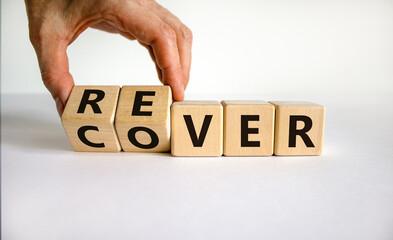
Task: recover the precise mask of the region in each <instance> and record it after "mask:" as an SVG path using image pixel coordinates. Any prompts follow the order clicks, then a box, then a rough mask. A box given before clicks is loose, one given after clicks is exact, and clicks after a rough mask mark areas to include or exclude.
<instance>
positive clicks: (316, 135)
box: [270, 101, 325, 155]
mask: <svg viewBox="0 0 393 240" xmlns="http://www.w3.org/2000/svg"><path fill="white" fill-rule="evenodd" d="M270 103H272V104H273V105H274V106H275V108H276V120H275V141H274V154H275V155H320V154H321V153H322V149H323V135H324V126H325V107H323V106H321V105H318V104H314V103H310V102H291V101H273V102H270ZM299 116H300V118H299ZM295 118H299V119H297V121H296V119H295ZM308 118H309V119H311V122H310V124H307V121H305V120H307V119H308ZM291 121H292V122H293V123H294V124H293V127H292V130H293V129H296V130H298V131H301V130H307V126H308V125H309V126H310V127H311V128H310V129H309V130H308V131H306V132H305V135H307V136H308V138H309V139H310V140H311V142H312V145H313V146H311V145H310V144H308V145H309V146H307V143H306V142H307V141H306V140H307V139H305V138H307V136H304V138H303V137H302V136H301V135H298V134H291V135H292V136H295V137H292V139H294V140H295V141H292V142H293V143H295V144H294V145H292V146H290V145H291V144H290V142H291V141H290V139H291V137H290V129H291V128H290V125H291V124H290V122H291Z"/></svg>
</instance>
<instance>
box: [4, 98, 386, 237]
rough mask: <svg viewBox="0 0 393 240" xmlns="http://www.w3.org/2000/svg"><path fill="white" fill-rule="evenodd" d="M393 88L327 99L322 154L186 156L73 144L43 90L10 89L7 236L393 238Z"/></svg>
mask: <svg viewBox="0 0 393 240" xmlns="http://www.w3.org/2000/svg"><path fill="white" fill-rule="evenodd" d="M387 100H388V101H386V98H385V100H384V101H376V100H372V101H371V100H367V99H363V100H362V101H354V100H352V101H350V102H340V101H335V102H333V101H326V102H325V103H323V102H322V104H324V105H325V106H326V118H327V119H326V129H325V130H326V131H325V132H326V135H325V144H324V153H323V154H322V156H318V157H249V158H243V157H236V158H235V157H219V158H180V157H171V156H170V155H169V154H147V153H145V154H143V153H124V152H122V153H76V152H73V151H72V148H71V145H70V144H69V142H68V139H67V137H66V134H65V132H64V130H63V128H62V126H61V123H60V120H59V118H58V116H57V112H56V110H55V106H54V104H53V102H52V100H51V98H50V97H49V96H48V95H28V96H16V95H8V96H3V98H2V112H1V118H2V119H1V120H2V127H1V131H2V133H1V134H2V139H1V147H2V149H1V150H2V151H1V161H2V169H1V171H2V172H1V177H2V237H3V239H30V240H34V239H39V240H46V239H56V240H62V239H64V240H66V239H67V240H69V239H95V240H96V239H105V240H107V239H111V240H114V239H357V240H361V239H378V240H383V239H393V141H392V136H393V127H392V123H393V111H392V110H393V108H392V103H393V101H392V98H391V97H388V98H387ZM317 103H321V102H317Z"/></svg>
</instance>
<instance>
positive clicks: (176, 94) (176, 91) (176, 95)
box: [171, 84, 184, 102]
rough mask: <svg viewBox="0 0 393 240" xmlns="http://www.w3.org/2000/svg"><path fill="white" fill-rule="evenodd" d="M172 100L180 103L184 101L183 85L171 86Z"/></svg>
mask: <svg viewBox="0 0 393 240" xmlns="http://www.w3.org/2000/svg"><path fill="white" fill-rule="evenodd" d="M171 89H172V93H173V100H174V101H176V102H181V101H183V100H184V87H183V84H178V85H175V86H173V85H171Z"/></svg>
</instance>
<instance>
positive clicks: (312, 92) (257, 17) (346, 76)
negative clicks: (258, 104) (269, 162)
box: [1, 0, 393, 100]
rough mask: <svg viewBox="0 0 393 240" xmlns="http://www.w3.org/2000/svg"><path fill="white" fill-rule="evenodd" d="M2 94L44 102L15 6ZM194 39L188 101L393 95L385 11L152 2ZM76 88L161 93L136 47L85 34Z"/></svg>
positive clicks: (7, 8)
mask: <svg viewBox="0 0 393 240" xmlns="http://www.w3.org/2000/svg"><path fill="white" fill-rule="evenodd" d="M1 2H2V14H1V16H2V63H3V72H2V73H1V74H2V91H3V92H5V93H30V92H34V93H37V92H40V93H41V92H45V88H44V86H43V85H42V82H41V81H40V73H39V69H38V64H37V61H36V57H35V53H34V50H33V48H32V47H31V45H30V43H29V40H28V29H27V17H26V14H25V9H24V3H23V1H14V0H2V1H1ZM159 2H160V3H161V4H162V5H164V6H165V7H166V8H168V9H169V10H170V11H172V12H173V13H174V14H175V15H177V16H178V17H179V18H180V19H181V20H182V21H183V22H184V23H185V24H186V25H187V26H189V28H191V30H192V31H193V33H194V45H193V65H192V72H191V80H190V85H189V88H188V90H187V92H186V94H187V95H186V98H193V99H199V98H202V97H204V96H206V97H209V98H212V99H217V100H220V98H222V97H229V96H231V97H235V98H236V97H238V98H247V97H252V98H257V97H259V98H263V99H265V98H266V97H273V98H276V97H278V98H280V100H285V99H281V98H282V97H284V98H285V97H287V98H289V97H290V96H294V97H297V98H299V97H301V98H303V99H304V98H307V97H309V96H320V95H329V96H332V97H342V96H348V94H351V95H357V96H361V95H368V96H370V95H371V96H372V95H393V81H392V80H393V79H392V76H393V68H392V66H393V44H392V43H393V1H391V0H386V1H381V0H372V1H371V0H370V1H362V0H360V1H358V0H356V1H348V0H333V1H304V0H303V1H289V0H287V1H282V0H281V1H273V0H271V1H260V0H242V1H233V0H198V1H191V0H182V1H179V0H169V1H159ZM68 54H69V60H70V71H71V73H72V74H73V76H74V79H75V82H76V84H112V85H127V84H128V85H132V84H149V85H150V84H159V81H158V78H157V76H156V71H155V67H154V65H153V63H152V61H151V60H150V57H149V55H148V52H147V51H146V50H145V49H144V48H143V47H141V46H139V44H138V43H137V42H130V41H128V40H126V39H124V38H122V37H121V36H117V35H112V34H108V33H104V32H100V31H98V30H94V29H88V30H87V31H86V32H84V33H83V34H82V35H81V36H80V37H79V39H78V40H77V41H76V42H74V43H73V44H72V45H71V46H70V47H69V49H68Z"/></svg>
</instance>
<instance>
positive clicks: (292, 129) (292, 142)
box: [288, 115, 315, 147]
mask: <svg viewBox="0 0 393 240" xmlns="http://www.w3.org/2000/svg"><path fill="white" fill-rule="evenodd" d="M298 121H302V122H304V128H303V129H299V130H298V129H296V126H297V122H298ZM311 128H312V120H311V118H309V117H307V116H302V115H298V116H290V117H289V144H288V147H296V135H299V136H300V137H301V138H302V139H303V141H304V143H305V144H306V146H307V147H315V146H314V144H313V143H312V141H311V139H310V137H309V136H308V135H307V132H308V131H310V129H311Z"/></svg>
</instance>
